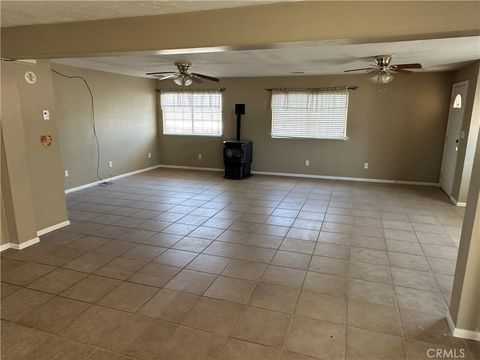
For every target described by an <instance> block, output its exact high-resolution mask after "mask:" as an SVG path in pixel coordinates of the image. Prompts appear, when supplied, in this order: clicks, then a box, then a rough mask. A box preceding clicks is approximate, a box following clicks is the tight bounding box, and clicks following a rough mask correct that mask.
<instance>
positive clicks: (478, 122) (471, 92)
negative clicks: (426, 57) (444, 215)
mask: <svg viewBox="0 0 480 360" xmlns="http://www.w3.org/2000/svg"><path fill="white" fill-rule="evenodd" d="M479 76H480V61H477V62H475V63H473V64H470V65H468V66H465V67H463V68H461V69H459V70H457V71H456V72H455V73H454V74H453V81H452V82H453V83H457V82H460V81H468V93H467V99H466V101H465V102H464V106H465V112H464V120H463V125H462V130H463V131H464V132H465V139H461V141H460V146H459V147H458V157H457V166H456V169H455V179H454V183H453V191H452V196H453V197H454V198H455V199H456V200H457V201H460V202H465V201H467V195H468V185H469V184H470V176H471V173H472V166H473V159H474V156H475V148H476V145H477V139H478V131H479V129H480V81H478V79H479Z"/></svg>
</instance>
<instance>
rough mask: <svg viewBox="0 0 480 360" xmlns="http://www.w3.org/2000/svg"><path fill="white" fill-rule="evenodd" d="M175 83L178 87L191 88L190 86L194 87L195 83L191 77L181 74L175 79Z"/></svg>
mask: <svg viewBox="0 0 480 360" xmlns="http://www.w3.org/2000/svg"><path fill="white" fill-rule="evenodd" d="M173 82H174V83H175V84H177V85H180V86H190V85H192V82H193V81H192V79H191V78H190V77H189V76H187V75H184V74H181V75H179V76H178V77H176V78H175V79H173Z"/></svg>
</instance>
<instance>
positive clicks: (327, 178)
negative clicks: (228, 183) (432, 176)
mask: <svg viewBox="0 0 480 360" xmlns="http://www.w3.org/2000/svg"><path fill="white" fill-rule="evenodd" d="M252 174H258V175H269V176H286V177H300V178H308V179H324V180H342V181H360V182H373V183H383V184H403V185H424V186H439V185H438V183H431V182H421V181H403V180H387V179H371V178H357V177H348V176H327V175H312V174H297V173H283V172H270V171H252Z"/></svg>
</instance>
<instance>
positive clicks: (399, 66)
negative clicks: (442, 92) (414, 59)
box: [393, 63, 422, 69]
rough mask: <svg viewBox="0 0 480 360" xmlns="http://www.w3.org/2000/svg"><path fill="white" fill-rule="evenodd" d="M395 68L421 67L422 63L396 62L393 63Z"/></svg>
mask: <svg viewBox="0 0 480 360" xmlns="http://www.w3.org/2000/svg"><path fill="white" fill-rule="evenodd" d="M393 66H394V67H395V68H396V69H421V68H422V64H419V63H414V64H398V65H393Z"/></svg>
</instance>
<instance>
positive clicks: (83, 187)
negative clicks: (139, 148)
mask: <svg viewBox="0 0 480 360" xmlns="http://www.w3.org/2000/svg"><path fill="white" fill-rule="evenodd" d="M160 166H161V165H155V166H150V167H148V168H144V169H140V170H135V171H131V172H128V173H125V174H120V175H115V176H113V177H112V178H111V180H118V179H121V178H124V177H127V176H132V175H135V174H140V173H143V172H145V171H150V170H154V169H157V168H159V167H160ZM105 180H110V179H105ZM99 184H100V181H95V182H92V183H88V184H85V185H80V186H76V187H74V188H70V189H66V190H65V194H70V193H72V192H75V191H78V190H83V189H87V188H90V187H93V186H97V185H99Z"/></svg>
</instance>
